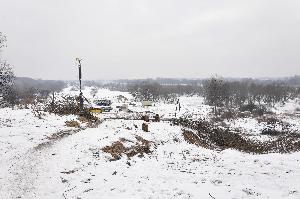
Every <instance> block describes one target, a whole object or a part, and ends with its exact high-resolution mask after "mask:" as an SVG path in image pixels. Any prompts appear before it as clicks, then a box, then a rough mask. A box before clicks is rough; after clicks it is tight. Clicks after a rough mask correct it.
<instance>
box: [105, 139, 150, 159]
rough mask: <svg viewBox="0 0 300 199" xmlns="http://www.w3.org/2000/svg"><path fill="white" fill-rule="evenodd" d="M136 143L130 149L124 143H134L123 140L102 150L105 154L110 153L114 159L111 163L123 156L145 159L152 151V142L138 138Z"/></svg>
mask: <svg viewBox="0 0 300 199" xmlns="http://www.w3.org/2000/svg"><path fill="white" fill-rule="evenodd" d="M135 138H136V142H135V143H134V145H132V146H130V147H125V146H124V144H123V143H124V142H133V141H131V140H127V139H125V138H121V139H120V140H119V141H116V142H114V143H112V144H111V145H110V146H106V147H104V148H102V149H101V150H102V151H103V152H105V153H110V154H111V156H112V159H110V161H115V160H119V159H120V158H121V157H122V155H123V154H125V155H126V156H127V157H128V158H131V157H133V156H136V155H138V157H143V156H144V154H145V153H146V154H149V153H151V151H150V141H148V140H145V139H144V138H142V137H141V136H136V137H135Z"/></svg>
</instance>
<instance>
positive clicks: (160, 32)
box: [0, 0, 300, 79]
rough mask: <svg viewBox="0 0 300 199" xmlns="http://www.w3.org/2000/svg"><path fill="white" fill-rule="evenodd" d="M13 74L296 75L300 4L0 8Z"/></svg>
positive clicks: (17, 4)
mask: <svg viewBox="0 0 300 199" xmlns="http://www.w3.org/2000/svg"><path fill="white" fill-rule="evenodd" d="M0 31H1V32H3V33H4V34H5V35H6V36H7V39H8V42H7V45H8V47H7V48H6V49H4V50H3V52H2V56H3V57H4V58H5V59H6V60H8V62H9V63H10V64H11V65H12V66H13V67H14V68H15V73H16V75H17V76H26V77H34V78H43V79H75V78H76V75H77V71H76V70H77V69H76V63H75V58H76V57H81V58H83V73H84V74H83V75H84V79H118V78H146V77H184V78H197V77H199V78H201V77H209V76H211V75H212V74H218V75H220V76H224V77H239V76H241V77H264V76H272V77H274V76H288V75H295V74H298V75H299V74H300V1H299V0H235V1H232V0H226V1H225V0H223V1H221V0H205V1H204V0H187V1H183V0H147V1H146V0H0Z"/></svg>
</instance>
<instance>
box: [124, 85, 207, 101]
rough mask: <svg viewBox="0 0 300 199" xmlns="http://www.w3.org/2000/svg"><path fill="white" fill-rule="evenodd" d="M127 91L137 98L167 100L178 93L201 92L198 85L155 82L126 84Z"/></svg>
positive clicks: (190, 93) (192, 93)
mask: <svg viewBox="0 0 300 199" xmlns="http://www.w3.org/2000/svg"><path fill="white" fill-rule="evenodd" d="M127 89H128V91H129V92H130V93H131V94H132V95H133V96H134V97H135V98H136V99H137V100H151V101H158V100H167V101H173V100H175V98H176V97H178V96H180V95H195V94H201V93H203V89H202V86H198V85H181V84H179V85H162V84H159V83H157V82H141V83H138V84H132V85H128V87H127Z"/></svg>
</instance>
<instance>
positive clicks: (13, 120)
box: [0, 88, 300, 199]
mask: <svg viewBox="0 0 300 199" xmlns="http://www.w3.org/2000/svg"><path fill="white" fill-rule="evenodd" d="M64 92H65V94H66V93H71V94H72V92H73V91H71V90H65V91H64ZM89 93H90V90H89V88H87V89H85V95H86V96H87V97H88V98H90V99H92V96H89V95H88V94H89ZM74 94H76V93H75V91H74ZM119 95H123V96H126V98H127V99H128V101H130V100H133V99H132V97H131V96H130V94H128V93H124V92H115V91H108V90H102V89H101V90H99V91H98V92H97V94H96V97H98V98H101V97H102V98H110V99H111V100H113V101H114V103H118V99H119V98H118V96H119ZM180 101H181V104H182V109H181V112H179V113H178V115H185V114H188V113H189V114H193V115H195V116H196V117H206V115H207V114H208V112H209V110H210V107H208V106H206V105H203V99H201V98H200V97H196V96H194V97H181V98H180ZM130 108H132V109H137V110H139V111H146V110H150V111H153V112H155V113H160V114H161V115H168V117H171V116H172V113H173V111H174V108H175V105H174V104H164V103H157V104H156V105H155V106H154V107H149V108H144V107H141V106H139V105H137V106H132V107H130ZM115 114H120V113H118V112H117V111H116V112H115ZM100 117H105V118H108V119H106V120H105V121H104V122H102V123H101V124H100V125H99V126H98V127H96V128H87V129H85V130H80V131H78V132H76V133H74V134H71V135H69V136H66V137H63V138H61V139H58V140H55V141H53V142H49V143H48V141H49V136H50V135H51V134H53V133H57V132H60V131H62V130H69V129H70V128H68V127H66V126H65V121H66V120H76V117H75V116H64V117H61V116H56V115H51V114H47V113H45V115H44V116H43V119H39V118H37V117H35V116H34V114H33V113H32V112H31V111H30V110H12V109H0V124H1V128H0V144H1V145H0V159H1V162H0V170H1V173H0V198H4V199H6V198H26V199H27V198H49V199H50V198H51V199H54V198H55V199H56V198H68V199H69V198H81V199H87V198H93V199H94V198H155V199H156V198H204V199H205V198H207V199H209V198H210V199H211V198H217V199H219V198H300V184H299V183H298V179H299V177H300V167H299V162H300V153H299V152H297V153H292V154H264V155H251V154H246V153H241V152H238V151H235V150H224V151H212V150H208V149H204V148H201V147H197V146H195V145H192V144H189V143H187V142H186V141H185V140H184V138H183V136H182V131H181V128H180V127H178V126H173V125H171V124H170V123H169V122H157V123H155V122H150V123H149V132H143V131H142V130H141V125H142V123H143V122H142V121H141V120H124V119H109V118H110V117H111V118H115V115H109V114H106V115H100ZM166 118H167V117H166ZM288 119H289V118H288ZM235 125H236V126H239V127H240V128H242V127H243V128H245V129H246V130H247V132H252V133H253V134H254V135H255V134H258V133H259V132H260V131H259V127H258V126H256V125H257V124H256V123H255V121H252V120H251V119H248V120H247V119H245V120H242V121H237V122H236V124H235ZM252 130H253V131H252ZM136 136H141V137H142V138H144V139H146V140H148V141H150V151H151V153H150V154H144V156H143V157H138V156H134V157H131V158H128V157H127V156H126V155H125V154H124V155H122V157H121V159H119V160H116V161H110V160H111V154H109V153H105V152H104V151H103V150H102V148H103V147H106V146H110V145H111V144H112V143H114V142H116V141H120V140H123V143H124V145H125V146H126V147H129V146H131V145H133V144H134V143H135V142H137V137H136ZM123 138H125V139H123ZM124 140H125V141H124ZM43 143H47V144H46V145H43ZM39 146H42V147H39Z"/></svg>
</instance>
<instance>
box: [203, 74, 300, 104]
mask: <svg viewBox="0 0 300 199" xmlns="http://www.w3.org/2000/svg"><path fill="white" fill-rule="evenodd" d="M203 90H204V95H203V96H204V98H205V101H206V103H207V104H209V105H211V106H214V107H215V110H216V108H217V107H226V108H237V107H238V108H240V109H247V108H245V107H248V108H249V109H250V110H251V109H254V107H255V106H256V105H265V106H269V107H273V106H274V105H275V104H276V103H285V102H286V101H287V100H289V99H293V98H295V97H297V96H299V94H300V87H293V86H288V85H286V84H283V83H280V84H279V83H272V84H261V83H253V82H238V81H236V82H228V81H225V80H223V79H221V78H216V77H213V78H211V79H209V80H206V81H205V82H204V84H203Z"/></svg>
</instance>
